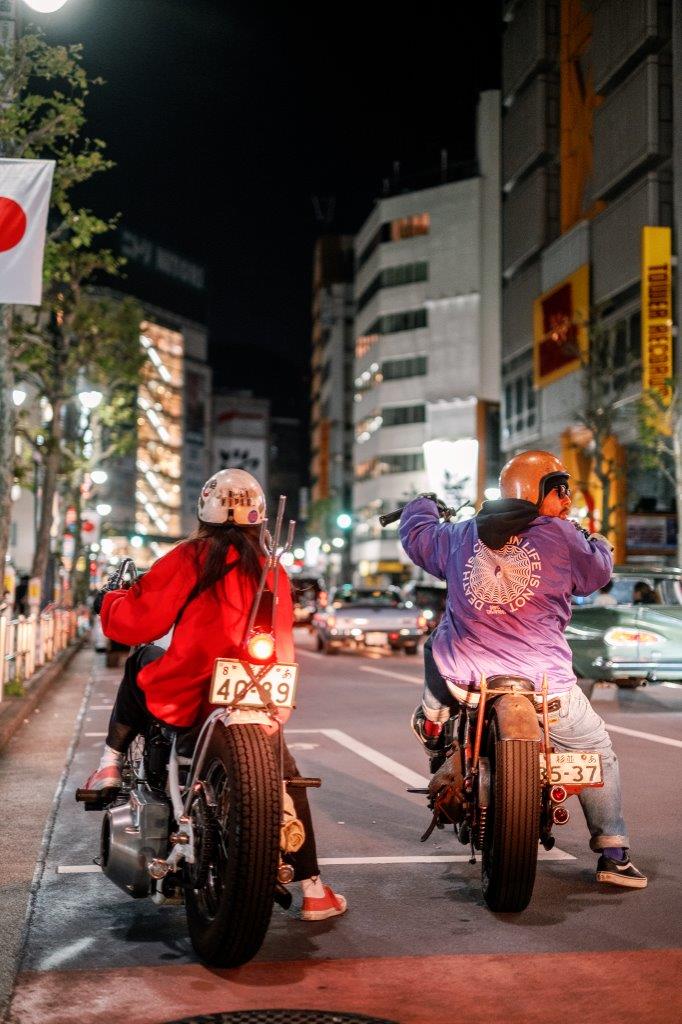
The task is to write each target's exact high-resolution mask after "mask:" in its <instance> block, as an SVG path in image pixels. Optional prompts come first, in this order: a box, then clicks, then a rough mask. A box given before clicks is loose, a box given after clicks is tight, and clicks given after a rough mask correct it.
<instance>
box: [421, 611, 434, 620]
mask: <svg viewBox="0 0 682 1024" xmlns="http://www.w3.org/2000/svg"><path fill="white" fill-rule="evenodd" d="M422 615H423V616H424V618H425V619H427V621H430V620H431V619H432V618H433V612H432V611H431V609H430V608H425V609H424V611H423V612H422Z"/></svg>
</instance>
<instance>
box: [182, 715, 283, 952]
mask: <svg viewBox="0 0 682 1024" xmlns="http://www.w3.org/2000/svg"><path fill="white" fill-rule="evenodd" d="M201 781H202V783H203V786H202V791H201V792H200V793H198V795H197V797H196V799H195V801H194V803H193V805H192V809H191V816H192V824H193V825H194V829H195V863H194V864H189V865H188V866H187V872H188V886H187V891H186V909H187V922H188V926H189V934H190V938H191V940H192V945H193V946H194V948H195V950H196V951H197V953H198V954H199V956H200V957H201V958H202V959H203V960H205V961H206V963H208V964H211V965H212V966H214V967H238V966H239V965H240V964H243V963H246V962H247V961H248V960H250V959H251V958H252V957H253V956H255V954H256V953H257V952H258V950H259V949H260V947H261V945H262V942H263V939H264V938H265V933H266V931H267V929H268V925H269V923H270V916H271V914H272V907H273V903H274V893H275V885H276V883H277V868H278V864H279V827H280V817H281V808H280V803H281V780H280V777H279V769H278V767H277V763H276V759H275V753H274V750H273V745H272V744H271V742H270V740H269V739H268V737H267V736H266V734H265V733H264V731H263V730H262V728H261V727H260V726H258V725H230V726H223V725H221V724H217V725H216V727H215V729H214V732H213V736H212V737H211V740H210V742H209V745H208V748H207V750H206V758H205V761H204V767H203V769H202V772H201Z"/></svg>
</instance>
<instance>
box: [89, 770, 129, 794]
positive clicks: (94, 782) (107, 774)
mask: <svg viewBox="0 0 682 1024" xmlns="http://www.w3.org/2000/svg"><path fill="white" fill-rule="evenodd" d="M122 785H123V779H122V777H121V769H120V768H119V767H117V765H115V764H112V765H109V766H108V767H107V768H98V769H97V771H96V772H93V773H92V775H91V776H90V777H89V778H88V780H87V782H86V783H85V785H84V786H83V789H89V790H93V791H94V790H100V789H120V788H121V786H122Z"/></svg>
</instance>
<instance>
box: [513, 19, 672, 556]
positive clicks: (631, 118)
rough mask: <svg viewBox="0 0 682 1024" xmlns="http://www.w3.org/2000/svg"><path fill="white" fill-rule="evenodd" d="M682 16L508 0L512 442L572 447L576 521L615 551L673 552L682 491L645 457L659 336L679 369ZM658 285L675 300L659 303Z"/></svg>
mask: <svg viewBox="0 0 682 1024" xmlns="http://www.w3.org/2000/svg"><path fill="white" fill-rule="evenodd" d="M674 9H676V10H675V12H674V13H675V18H677V19H678V21H677V22H676V25H675V26H674V28H675V31H674V32H673V24H672V21H673V10H674ZM681 20H682V15H681V10H680V5H679V4H674V3H673V4H671V3H669V2H657V0H595V2H592V3H589V4H588V3H581V2H580V0H562V2H560V0H513V2H507V3H505V4H504V22H505V25H504V34H503V69H502V98H503V119H502V186H503V196H504V200H503V211H502V221H503V232H502V274H503V298H502V359H503V367H502V376H503V401H502V447H503V449H504V451H505V453H506V454H508V455H511V454H513V453H514V452H516V451H519V450H521V449H524V448H548V449H551V450H552V451H554V452H555V453H556V454H558V455H560V456H561V457H562V458H563V459H564V461H565V462H566V464H567V465H568V467H569V468H570V469H571V471H572V473H573V475H574V480H575V482H576V485H577V486H576V488H575V493H574V505H575V507H574V514H575V515H579V516H582V517H584V518H585V519H586V521H589V523H590V525H591V526H592V528H603V529H606V528H607V527H608V528H609V530H610V533H611V536H612V539H613V540H614V542H615V544H616V549H617V553H616V557H617V558H618V559H623V558H625V557H628V558H632V557H638V556H640V557H641V556H649V557H660V556H661V555H664V554H666V553H669V552H673V551H674V549H675V529H674V522H673V520H674V516H673V514H672V513H673V509H674V494H673V489H672V487H671V485H670V484H669V483H668V482H667V481H666V479H665V477H664V475H663V474H660V473H653V472H651V471H646V470H645V469H643V468H642V466H641V464H639V465H638V464H637V462H636V460H635V458H634V455H635V453H636V450H637V448H638V447H639V445H638V427H637V420H638V417H637V401H638V399H639V398H640V396H641V394H642V387H643V383H642V382H643V379H644V380H645V381H647V382H649V383H651V381H652V380H653V378H652V376H651V374H652V372H653V370H652V364H651V358H652V355H651V353H652V351H653V350H652V349H651V347H650V346H651V339H652V338H655V339H656V344H657V347H656V350H655V352H654V356H653V358H656V353H658V355H659V356H661V355H662V357H663V358H664V361H665V363H666V371H665V373H666V374H667V375H668V376H672V346H673V337H672V334H673V332H672V320H673V316H672V309H671V307H670V285H671V278H672V275H673V274H675V273H677V274H678V275H679V268H678V270H677V271H675V269H674V259H672V258H671V257H672V256H673V255H674V254H673V253H671V252H670V248H669V247H670V232H669V231H667V230H663V231H661V230H660V229H668V228H670V227H672V226H673V218H677V222H678V226H679V224H680V216H681V214H680V205H681V204H680V203H679V201H677V202H676V201H675V199H676V193H677V194H679V190H680V185H681V183H682V177H681V174H682V151H681V150H680V140H679V135H680V130H679V129H680V125H681V124H682V111H681V109H680V108H681V106H682V103H681V101H680V97H681V96H682V88H680V85H681V84H682V77H681V72H682V68H681V61H682V46H681V43H680V33H681V32H682V25H681V23H680V21H681ZM673 81H677V83H678V87H677V89H676V90H675V89H674V88H673ZM675 122H676V123H677V127H678V131H677V136H678V138H677V149H676V150H675V147H674V141H673V135H674V132H673V127H674V123H675ZM678 237H679V233H678ZM652 245H654V246H659V250H658V252H655V251H652V250H651V246H652ZM661 246H662V248H660V247H661ZM666 247H667V251H666ZM643 266H644V273H643V269H642V268H643ZM652 274H653V275H654V279H655V278H658V280H654V279H652V277H651V275H652ZM652 280H653V285H652ZM661 290H662V294H663V296H664V298H665V306H666V308H665V310H664V309H663V306H662V305H658V306H654V305H652V296H654V295H655V294H656V293H657V292H659V291H661ZM643 296H644V302H643V301H642V299H643ZM678 300H679V289H678ZM643 338H644V343H643ZM590 352H591V353H592V361H591V363H588V360H589V358H590ZM643 353H644V358H643ZM647 353H648V354H647ZM600 363H601V368H600ZM588 365H589V369H586V368H585V367H586V366H588ZM600 372H601V373H603V374H604V377H605V378H606V379H607V380H606V385H605V387H604V398H605V403H611V404H614V403H615V404H616V405H617V407H618V408H619V409H621V410H622V415H620V416H619V417H618V420H617V426H616V428H615V429H614V431H613V432H612V434H611V435H610V436H609V437H608V439H607V441H606V442H605V444H604V445H602V447H601V449H600V451H601V454H600V452H598V451H597V450H596V448H597V446H596V441H595V436H594V430H593V429H585V426H584V423H583V421H584V420H585V412H586V411H587V410H586V398H585V390H584V388H585V387H586V385H588V384H589V381H590V377H589V374H595V373H597V374H598V373H600ZM661 376H665V374H661ZM587 418H588V419H589V416H588V417H587ZM598 459H602V460H603V461H602V462H599V463H598V462H597V460H598ZM605 466H609V467H612V468H610V469H608V474H607V475H608V486H609V488H610V492H611V493H610V498H609V501H608V504H609V506H610V509H611V514H610V520H609V523H608V524H607V523H606V522H602V518H604V517H603V516H601V515H600V510H601V507H602V506H603V505H604V488H605V487H606V486H607V484H606V483H604V482H603V481H600V479H598V476H597V470H600V469H601V470H604V467H605Z"/></svg>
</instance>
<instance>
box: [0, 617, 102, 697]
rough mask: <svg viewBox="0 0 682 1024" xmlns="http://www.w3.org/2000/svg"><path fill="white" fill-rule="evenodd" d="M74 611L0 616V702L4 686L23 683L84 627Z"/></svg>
mask: <svg viewBox="0 0 682 1024" xmlns="http://www.w3.org/2000/svg"><path fill="white" fill-rule="evenodd" d="M85 625H86V624H85V622H84V620H83V616H82V615H80V614H79V613H78V612H77V611H75V610H72V609H65V608H52V609H48V610H46V611H44V612H41V614H40V615H29V616H28V617H27V618H25V617H24V616H23V615H20V616H19V617H18V618H16V619H10V618H9V617H8V616H6V615H0V701H2V699H3V697H4V690H5V686H6V685H7V684H8V683H24V682H26V681H27V680H28V679H30V678H31V676H32V675H33V673H34V672H35V671H37V669H39V668H42V666H43V665H45V664H47V662H48V661H52V660H53V658H55V657H56V655H57V654H59V652H60V651H63V650H64V649H65V648H66V647H68V646H69V644H70V643H71V641H72V640H74V639H75V638H76V636H77V635H78V633H79V628H80V627H81V626H85Z"/></svg>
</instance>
